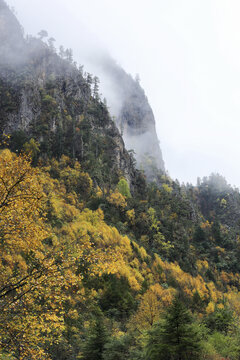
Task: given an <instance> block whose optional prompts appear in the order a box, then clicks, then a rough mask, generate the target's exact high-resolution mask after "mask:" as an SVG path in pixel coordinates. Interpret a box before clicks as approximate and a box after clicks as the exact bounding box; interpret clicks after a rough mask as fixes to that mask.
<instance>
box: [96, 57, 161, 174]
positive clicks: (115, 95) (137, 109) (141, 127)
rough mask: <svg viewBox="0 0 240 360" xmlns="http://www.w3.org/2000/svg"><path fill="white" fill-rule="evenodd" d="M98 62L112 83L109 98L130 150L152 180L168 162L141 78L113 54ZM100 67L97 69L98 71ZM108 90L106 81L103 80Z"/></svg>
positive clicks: (108, 93) (108, 92)
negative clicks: (119, 63) (134, 76)
mask: <svg viewBox="0 0 240 360" xmlns="http://www.w3.org/2000/svg"><path fill="white" fill-rule="evenodd" d="M97 61H98V63H97V64H95V66H96V69H97V70H98V71H99V73H100V74H102V76H103V79H104V81H106V83H107V84H110V85H109V89H108V90H107V100H108V102H109V105H110V108H111V109H112V111H113V113H114V112H115V113H114V115H115V116H116V123H117V126H118V128H119V130H120V132H121V134H122V135H123V139H124V142H125V145H126V147H127V149H128V150H130V149H132V150H134V152H135V154H136V155H135V156H136V160H137V165H138V167H140V168H143V169H144V170H145V172H146V175H147V177H148V178H149V180H153V178H154V171H155V170H156V169H158V170H160V171H162V172H164V171H165V166H164V161H163V157H162V152H161V149H160V145H159V140H158V137H157V133H156V127H155V118H154V115H153V111H152V109H151V107H150V105H149V102H148V99H147V97H146V95H145V93H144V90H143V89H142V87H141V86H140V84H139V80H138V79H136V80H134V79H133V78H132V77H131V76H130V75H128V74H127V73H126V72H125V71H124V70H123V69H122V68H121V67H120V66H119V65H118V64H117V63H116V62H115V61H114V60H113V59H112V58H111V57H109V56H102V57H99V59H98V60H97ZM97 70H96V71H97ZM103 91H104V84H103Z"/></svg>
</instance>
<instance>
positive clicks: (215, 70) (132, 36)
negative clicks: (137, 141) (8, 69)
mask: <svg viewBox="0 0 240 360" xmlns="http://www.w3.org/2000/svg"><path fill="white" fill-rule="evenodd" d="M8 4H9V5H10V6H14V8H15V10H16V13H17V16H18V18H19V20H20V22H21V24H22V25H23V27H24V28H25V32H26V33H28V34H32V35H36V34H37V33H38V32H39V31H40V30H41V29H46V30H47V31H48V33H49V37H53V38H55V39H56V46H57V47H58V46H59V45H63V46H64V47H65V48H69V47H70V48H72V49H73V52H74V59H75V60H76V61H77V62H79V63H80V64H83V65H84V66H85V70H86V71H89V72H93V74H94V75H97V76H99V78H100V80H101V85H100V91H101V92H102V94H103V95H102V96H103V97H106V98H107V102H108V106H109V108H110V112H111V113H112V115H114V116H117V115H118V112H119V106H120V105H119V104H120V103H119V99H120V98H119V97H118V96H117V97H115V96H114V95H113V94H114V93H115V89H113V84H112V83H111V81H110V80H109V79H107V76H106V74H105V72H104V71H102V70H101V68H100V67H99V66H97V65H98V59H99V57H102V56H105V54H110V56H111V57H112V58H114V59H116V61H117V62H118V63H119V64H120V65H121V66H122V67H123V68H124V69H125V70H126V72H127V73H130V74H131V75H132V76H133V77H135V74H136V73H138V74H139V75H140V79H141V80H140V84H141V86H142V87H143V89H144V90H145V93H146V95H147V97H148V100H149V102H150V105H151V107H152V109H153V112H154V115H155V120H156V126H157V133H158V138H159V140H160V143H161V149H162V151H163V158H164V161H165V165H166V169H167V170H168V171H169V173H170V175H171V176H172V177H173V178H178V179H179V180H180V181H185V182H193V183H195V182H196V178H197V177H198V176H199V177H203V176H205V175H209V174H210V173H212V172H218V173H220V174H222V175H223V176H225V177H226V178H227V181H228V182H230V183H231V184H232V185H236V186H240V170H239V169H238V166H237V159H238V157H239V156H240V142H239V139H238V137H239V133H240V122H239V118H240V70H239V63H240V45H239V41H238V38H237V37H238V34H239V30H240V24H239V20H238V19H239V15H240V5H239V3H238V2H237V1H236V0H233V1H231V3H230V2H227V1H226V0H220V1H219V0H218V1H217V0H210V1H207V0H203V1H201V2H192V1H190V0H183V1H181V2H178V1H177V0H171V1H168V2H165V1H163V0H161V1H156V0H151V1H148V2H147V1H138V2H137V1H135V0H132V1H131V3H129V2H127V1H126V0H123V1H121V2H120V3H116V2H111V1H110V0H103V1H101V2H98V1H97V0H91V1H88V2H82V1H81V2H79V1H77V0H69V1H68V2H66V1H63V0H53V1H51V2H47V1H46V0H41V1H40V0H35V1H30V0H9V1H8ZM148 141H149V140H148ZM129 146H130V145H129Z"/></svg>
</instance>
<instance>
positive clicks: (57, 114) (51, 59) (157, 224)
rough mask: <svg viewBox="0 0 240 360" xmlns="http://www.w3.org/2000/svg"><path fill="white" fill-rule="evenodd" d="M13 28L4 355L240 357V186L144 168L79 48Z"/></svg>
mask: <svg viewBox="0 0 240 360" xmlns="http://www.w3.org/2000/svg"><path fill="white" fill-rule="evenodd" d="M0 25H3V26H2V28H1V29H2V30H3V31H2V32H1V33H0V40H1V43H0V51H1V54H2V55H3V56H1V58H0V132H1V144H0V247H1V256H0V314H1V321H0V359H2V360H15V359H16V360H33V359H35V360H41V359H42V360H47V359H49V360H77V359H83V360H118V359H119V360H120V359H121V360H122V359H124V360H125V359H126V360H160V359H163V360H191V359H192V360H195V359H206V360H223V359H229V360H237V359H239V358H240V322H239V319H240V293H239V290H240V264H239V255H240V217H239V215H240V193H239V190H238V189H237V188H233V187H231V186H230V185H229V184H228V183H227V181H226V180H225V179H224V178H223V177H222V176H221V175H219V174H211V175H210V176H209V177H205V178H203V179H198V183H197V185H196V186H193V185H191V184H186V185H184V184H183V185H180V184H179V182H178V181H177V180H175V181H174V180H173V179H171V178H170V177H169V176H168V174H167V173H166V172H165V170H163V169H162V168H160V169H159V168H158V167H157V166H156V161H154V159H152V157H151V156H149V155H148V154H146V156H145V158H144V163H143V164H142V169H143V170H138V169H137V168H136V161H135V159H134V154H133V152H131V151H127V150H126V148H125V145H124V141H123V139H122V136H121V129H118V128H117V125H116V124H115V123H114V120H113V119H112V117H111V115H110V113H109V110H108V108H107V105H106V103H105V101H103V100H102V99H101V96H100V95H99V89H98V79H97V78H96V77H93V76H92V75H91V74H89V73H86V72H84V70H83V67H78V66H77V65H76V64H74V61H73V56H72V52H71V50H69V49H67V50H65V49H63V48H61V49H60V51H59V52H57V50H56V49H55V48H54V44H53V39H51V38H50V39H48V42H47V41H46V40H45V41H44V37H47V34H46V32H44V31H42V32H40V34H39V38H32V37H27V38H26V37H24V36H23V34H22V29H21V27H20V25H19V24H18V21H17V19H16V18H15V16H14V15H13V13H12V12H11V11H10V10H9V8H8V7H7V5H6V3H5V2H4V1H3V0H0ZM19 44H20V45H21V46H20V48H19ZM131 81H133V82H134V81H135V80H133V79H132V80H131ZM138 87H140V85H139V84H137V85H136V88H138ZM141 91H142V90H141ZM134 101H136V99H135V100H134ZM128 109H129V112H128V119H130V118H131V111H130V107H129V108H128ZM144 168H145V169H147V170H148V176H146V174H145V172H144ZM149 174H151V176H149ZM149 179H151V181H149Z"/></svg>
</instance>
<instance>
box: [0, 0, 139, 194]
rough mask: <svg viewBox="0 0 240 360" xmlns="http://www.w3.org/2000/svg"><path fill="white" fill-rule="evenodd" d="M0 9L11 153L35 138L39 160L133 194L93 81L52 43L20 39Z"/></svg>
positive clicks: (0, 123) (128, 159)
mask: <svg viewBox="0 0 240 360" xmlns="http://www.w3.org/2000/svg"><path fill="white" fill-rule="evenodd" d="M0 6H1V8H0V9H1V14H0V16H1V17H0V26H1V38H2V42H1V60H0V96H1V107H0V132H1V133H4V132H5V133H7V134H11V138H12V142H14V143H15V145H14V146H15V148H14V149H15V150H18V151H20V150H21V149H22V146H23V144H24V143H25V142H26V141H28V140H29V139H30V138H34V139H35V140H36V141H38V142H39V144H40V148H41V153H42V156H56V157H57V158H59V157H60V156H61V155H62V154H66V155H70V156H72V157H74V158H77V159H78V160H80V161H81V163H82V166H83V167H85V169H86V170H87V171H89V172H91V175H92V177H93V179H94V180H95V181H96V183H98V184H100V183H104V182H107V181H106V179H107V180H108V181H109V178H110V182H111V181H113V182H115V183H116V181H117V179H118V177H119V176H121V175H122V176H124V177H125V178H126V179H127V181H128V182H129V184H130V185H131V187H132V188H134V186H135V182H136V179H137V177H138V176H140V173H139V174H138V175H137V172H136V170H135V168H134V166H133V157H132V155H131V154H129V153H128V152H127V150H126V149H125V146H124V142H123V140H122V137H121V135H120V133H119V130H118V129H117V127H116V125H115V123H114V122H113V120H112V119H111V116H110V114H109V112H108V110H107V108H106V106H105V105H104V104H103V102H102V101H101V100H100V98H99V96H98V94H97V93H96V92H95V93H94V94H93V89H92V87H93V79H92V76H91V75H90V74H86V76H85V77H84V76H83V74H82V72H81V70H79V69H77V67H76V65H75V64H73V61H72V57H71V51H70V50H68V49H67V50H66V51H64V50H62V53H61V56H59V55H58V54H57V53H56V51H55V49H54V46H53V44H52V43H50V45H47V44H45V43H44V42H43V41H41V40H40V39H37V38H32V37H28V38H26V39H25V38H24V37H23V31H22V28H21V26H20V24H19V23H18V21H17V19H16V17H15V16H14V15H13V14H12V12H11V11H10V10H9V8H8V7H7V5H6V4H5V2H4V1H3V0H1V3H0ZM16 139H17V140H16ZM90 163H91V164H90ZM101 164H103V166H105V167H106V170H105V172H104V171H103V169H101V171H100V170H99V169H100V167H101ZM91 169H92V170H91ZM109 170H110V171H109Z"/></svg>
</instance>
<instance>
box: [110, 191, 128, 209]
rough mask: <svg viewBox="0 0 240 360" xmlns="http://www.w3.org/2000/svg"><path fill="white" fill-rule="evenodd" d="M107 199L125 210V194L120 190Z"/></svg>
mask: <svg viewBox="0 0 240 360" xmlns="http://www.w3.org/2000/svg"><path fill="white" fill-rule="evenodd" d="M107 201H108V202H109V203H110V204H111V205H114V206H116V207H117V208H120V209H122V210H124V209H125V208H126V207H127V202H126V199H125V196H123V195H122V194H121V193H120V192H119V191H118V190H115V191H114V192H112V193H111V194H110V195H109V196H108V197H107Z"/></svg>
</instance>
